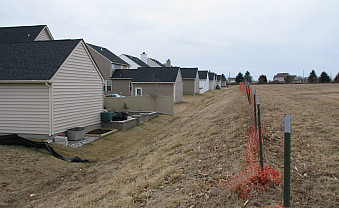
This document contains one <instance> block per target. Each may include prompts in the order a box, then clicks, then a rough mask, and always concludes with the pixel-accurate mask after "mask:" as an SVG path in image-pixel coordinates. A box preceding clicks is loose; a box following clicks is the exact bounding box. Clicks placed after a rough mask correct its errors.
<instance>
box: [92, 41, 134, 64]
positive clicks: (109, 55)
mask: <svg viewBox="0 0 339 208" xmlns="http://www.w3.org/2000/svg"><path fill="white" fill-rule="evenodd" d="M86 44H87V45H88V46H89V47H91V48H93V49H94V50H95V51H96V52H98V53H100V54H101V55H103V56H104V57H105V58H107V59H108V60H110V61H111V62H113V63H118V64H124V65H129V64H128V63H126V62H125V61H124V60H122V59H121V58H119V57H118V56H117V55H115V54H114V53H113V52H111V51H110V50H108V49H107V48H104V47H99V46H96V45H93V44H89V43H86Z"/></svg>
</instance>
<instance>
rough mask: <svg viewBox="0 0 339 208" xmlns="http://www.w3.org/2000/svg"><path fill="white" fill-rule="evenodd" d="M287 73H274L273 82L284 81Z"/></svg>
mask: <svg viewBox="0 0 339 208" xmlns="http://www.w3.org/2000/svg"><path fill="white" fill-rule="evenodd" d="M288 75H289V73H278V74H277V75H274V77H273V82H281V83H285V78H286V77H287V76H288Z"/></svg>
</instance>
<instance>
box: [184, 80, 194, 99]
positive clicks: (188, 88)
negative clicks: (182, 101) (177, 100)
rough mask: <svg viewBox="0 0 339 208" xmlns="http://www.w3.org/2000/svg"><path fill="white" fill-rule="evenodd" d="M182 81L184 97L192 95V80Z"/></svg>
mask: <svg viewBox="0 0 339 208" xmlns="http://www.w3.org/2000/svg"><path fill="white" fill-rule="evenodd" d="M183 81H184V95H192V94H195V92H194V84H195V80H194V79H183Z"/></svg>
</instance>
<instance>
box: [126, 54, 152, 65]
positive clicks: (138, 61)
mask: <svg viewBox="0 0 339 208" xmlns="http://www.w3.org/2000/svg"><path fill="white" fill-rule="evenodd" d="M123 55H125V56H126V57H127V58H129V59H130V60H131V61H133V62H134V63H136V64H138V65H139V66H141V67H149V66H148V65H147V64H145V62H143V61H141V60H140V59H138V58H137V57H134V56H130V55H126V54H123Z"/></svg>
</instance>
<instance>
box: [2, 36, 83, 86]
mask: <svg viewBox="0 0 339 208" xmlns="http://www.w3.org/2000/svg"><path fill="white" fill-rule="evenodd" d="M80 41H82V40H53V41H34V42H21V43H0V80H50V79H51V78H52V77H53V75H54V74H55V73H56V72H57V71H58V69H59V68H60V66H61V65H62V64H63V63H64V61H65V60H66V59H67V57H68V56H69V55H70V53H71V52H72V51H73V50H74V48H75V47H76V46H77V45H78V44H79V42H80Z"/></svg>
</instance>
